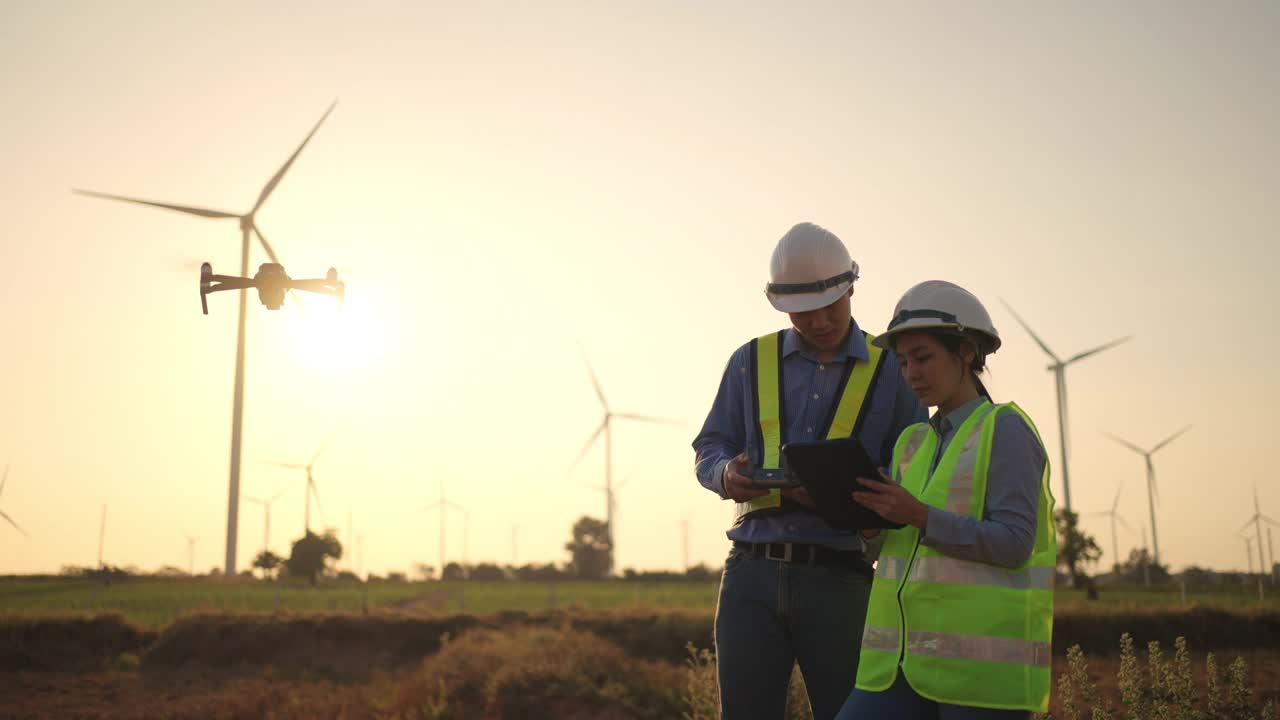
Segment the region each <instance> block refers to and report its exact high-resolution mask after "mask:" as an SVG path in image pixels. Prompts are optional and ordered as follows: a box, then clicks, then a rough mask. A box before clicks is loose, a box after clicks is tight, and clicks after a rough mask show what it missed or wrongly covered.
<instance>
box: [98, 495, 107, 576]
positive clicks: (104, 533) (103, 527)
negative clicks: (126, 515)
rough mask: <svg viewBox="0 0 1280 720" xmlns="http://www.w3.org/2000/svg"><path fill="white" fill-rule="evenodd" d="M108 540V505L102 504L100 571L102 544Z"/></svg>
mask: <svg viewBox="0 0 1280 720" xmlns="http://www.w3.org/2000/svg"><path fill="white" fill-rule="evenodd" d="M106 538H107V504H106V503H102V520H101V521H100V522H99V523H98V569H99V570H101V569H102V568H103V567H104V566H103V564H102V544H103V541H104V540H106Z"/></svg>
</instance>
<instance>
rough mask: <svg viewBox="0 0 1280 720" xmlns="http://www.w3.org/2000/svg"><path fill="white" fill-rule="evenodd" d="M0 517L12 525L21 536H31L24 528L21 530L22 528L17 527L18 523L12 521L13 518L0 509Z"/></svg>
mask: <svg viewBox="0 0 1280 720" xmlns="http://www.w3.org/2000/svg"><path fill="white" fill-rule="evenodd" d="M0 517H2V518H4V519H5V520H6V521H8V523H9V524H10V525H12V526H13V529H14V530H17V531H18V532H20V533H22V537H31V536H30V535H28V534H27V531H26V530H23V529H22V528H20V527H18V523H16V522H14V521H13V518H11V517H9V515H8V514H7V513H5V511H3V510H0Z"/></svg>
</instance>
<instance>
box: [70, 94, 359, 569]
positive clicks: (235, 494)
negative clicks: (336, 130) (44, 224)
mask: <svg viewBox="0 0 1280 720" xmlns="http://www.w3.org/2000/svg"><path fill="white" fill-rule="evenodd" d="M337 104H338V101H337V100H335V101H334V102H333V104H331V105H330V106H329V109H328V110H325V111H324V115H322V116H320V120H319V122H317V123H316V124H315V127H313V128H311V132H310V133H308V134H307V137H306V138H304V139H303V141H302V144H301V145H299V146H298V149H297V150H294V151H293V154H292V155H290V156H289V159H288V160H286V161H285V163H284V165H282V166H280V169H279V170H277V171H276V174H275V175H272V176H271V179H270V180H268V181H267V184H266V185H264V186H263V188H262V192H260V193H259V194H258V200H257V202H255V203H254V204H253V207H252V208H251V209H250V210H249V212H247V213H244V214H240V213H234V212H227V211H225V210H209V209H206V208H199V207H191V206H188V205H173V204H170V203H161V202H154V201H151V200H140V199H138V198H131V197H125V196H123V195H110V194H107V193H101V192H94V191H91V190H76V191H75V192H77V193H80V194H81V195H90V196H92V197H99V198H105V199H107V200H119V201H122V202H128V203H134V204H137V205H149V206H151V207H158V208H162V209H165V210H175V211H177V212H181V213H187V214H188V215H198V216H200V217H206V218H218V219H222V218H232V219H236V220H239V222H240V274H241V275H243V276H248V275H249V236H250V234H251V233H252V234H254V235H257V236H258V241H259V242H260V243H261V244H262V249H263V250H265V251H266V253H267V257H269V258H271V262H273V263H279V262H280V258H279V257H277V256H276V252H275V250H273V249H272V247H271V243H269V242H267V238H266V237H265V236H264V235H263V234H262V229H261V228H259V227H258V223H257V221H256V220H255V216H256V215H257V213H258V210H260V209H261V208H262V205H263V203H265V202H266V201H267V198H268V197H270V196H271V192H272V191H273V190H275V189H276V185H279V184H280V180H281V179H282V178H283V177H284V174H285V173H286V172H288V170H289V167H290V166H292V165H293V161H294V160H296V159H297V158H298V154H299V153H301V152H302V149H303V148H304V147H306V146H307V143H308V142H310V141H311V137H312V136H313V135H315V134H316V131H317V130H319V129H320V125H321V124H322V123H323V122H324V121H325V118H327V117H329V113H331V112H333V108H334V106H335V105H337ZM239 292H240V320H239V325H238V326H237V330H236V375H235V384H234V386H233V390H232V396H231V407H232V411H231V479H230V488H229V490H228V497H227V554H226V569H225V573H226V575H227V576H228V577H230V576H232V575H235V572H236V538H237V528H238V521H239V513H240V434H241V429H242V428H243V419H244V323H245V307H246V306H245V302H246V298H247V295H246V294H245V291H243V290H241V291H239ZM294 301H295V302H297V295H296V294H295V295H294Z"/></svg>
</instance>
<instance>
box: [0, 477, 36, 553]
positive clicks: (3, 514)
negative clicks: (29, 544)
mask: <svg viewBox="0 0 1280 720" xmlns="http://www.w3.org/2000/svg"><path fill="white" fill-rule="evenodd" d="M8 480H9V466H8V465H5V466H4V475H3V476H0V494H3V493H4V484H5V482H7V481H8ZM0 518H4V519H5V522H7V523H9V524H10V525H12V526H13V529H14V530H17V531H18V532H20V533H22V536H23V537H30V536H29V535H27V531H26V530H23V529H22V528H20V527H18V523H16V522H14V521H13V518H11V517H9V515H8V513H6V512H5V511H3V510H0Z"/></svg>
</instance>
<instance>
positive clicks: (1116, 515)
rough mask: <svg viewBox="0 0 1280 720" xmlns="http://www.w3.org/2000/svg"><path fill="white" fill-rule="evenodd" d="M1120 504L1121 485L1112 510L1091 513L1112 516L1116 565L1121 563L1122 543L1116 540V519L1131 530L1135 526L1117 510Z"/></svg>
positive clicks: (1112, 504)
mask: <svg viewBox="0 0 1280 720" xmlns="http://www.w3.org/2000/svg"><path fill="white" fill-rule="evenodd" d="M1119 505H1120V487H1116V499H1115V500H1113V501H1111V509H1110V510H1103V511H1101V512H1095V513H1089V515H1090V516H1094V517H1096V516H1099V515H1105V516H1106V517H1109V518H1111V553H1112V557H1113V558H1114V560H1113V562H1112V564H1113V565H1116V566H1119V565H1120V544H1119V541H1117V540H1116V521H1117V520H1119V521H1120V524H1121V525H1124V526H1125V527H1126V528H1129V530H1131V531H1132V530H1133V526H1132V525H1130V524H1129V523H1127V522H1125V519H1124V517H1122V516H1121V515H1120V513H1118V512H1116V507H1118V506H1119Z"/></svg>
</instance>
